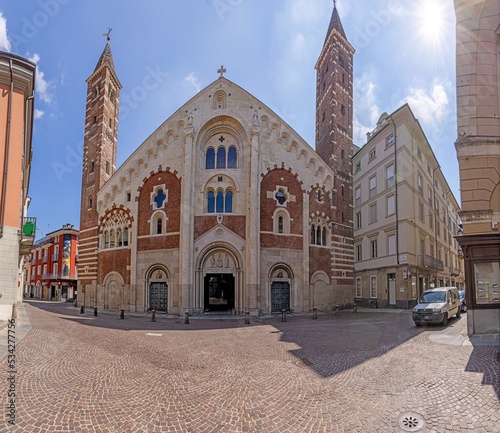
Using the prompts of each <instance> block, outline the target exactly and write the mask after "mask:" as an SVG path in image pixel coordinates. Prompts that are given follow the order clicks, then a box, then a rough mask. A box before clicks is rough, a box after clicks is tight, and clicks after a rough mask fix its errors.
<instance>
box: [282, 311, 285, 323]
mask: <svg viewBox="0 0 500 433" xmlns="http://www.w3.org/2000/svg"><path fill="white" fill-rule="evenodd" d="M281 321H282V322H286V310H281Z"/></svg>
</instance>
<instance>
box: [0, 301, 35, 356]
mask: <svg viewBox="0 0 500 433" xmlns="http://www.w3.org/2000/svg"><path fill="white" fill-rule="evenodd" d="M30 330H31V322H30V319H29V317H28V314H27V313H26V310H25V308H24V304H20V305H18V306H17V318H16V319H15V322H14V326H11V327H10V331H11V332H10V342H11V344H12V343H15V346H14V348H17V347H18V346H19V344H20V343H21V341H22V340H23V338H24V337H26V335H27V334H28V332H30ZM8 331H9V326H8V322H6V323H4V324H3V328H2V329H0V359H3V358H4V356H6V355H7V353H8V345H9V341H8V337H9V332H8Z"/></svg>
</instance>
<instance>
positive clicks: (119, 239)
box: [116, 229, 123, 247]
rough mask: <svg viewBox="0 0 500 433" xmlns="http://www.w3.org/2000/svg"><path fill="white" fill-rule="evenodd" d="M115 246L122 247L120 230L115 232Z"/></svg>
mask: <svg viewBox="0 0 500 433" xmlns="http://www.w3.org/2000/svg"><path fill="white" fill-rule="evenodd" d="M116 246H117V247H121V246H123V237H122V229H118V230H116Z"/></svg>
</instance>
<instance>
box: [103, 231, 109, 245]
mask: <svg viewBox="0 0 500 433" xmlns="http://www.w3.org/2000/svg"><path fill="white" fill-rule="evenodd" d="M104 248H105V249H107V248H109V232H108V231H107V230H106V231H105V232H104Z"/></svg>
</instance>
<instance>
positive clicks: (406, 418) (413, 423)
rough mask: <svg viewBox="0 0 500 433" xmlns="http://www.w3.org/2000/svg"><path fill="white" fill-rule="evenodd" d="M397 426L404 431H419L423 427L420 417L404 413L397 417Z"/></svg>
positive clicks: (413, 413)
mask: <svg viewBox="0 0 500 433" xmlns="http://www.w3.org/2000/svg"><path fill="white" fill-rule="evenodd" d="M398 425H399V427H401V428H402V429H403V430H404V431H419V430H421V429H423V428H424V427H425V421H424V418H423V417H422V415H420V414H418V413H416V412H405V413H402V414H401V415H399V417H398Z"/></svg>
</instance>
